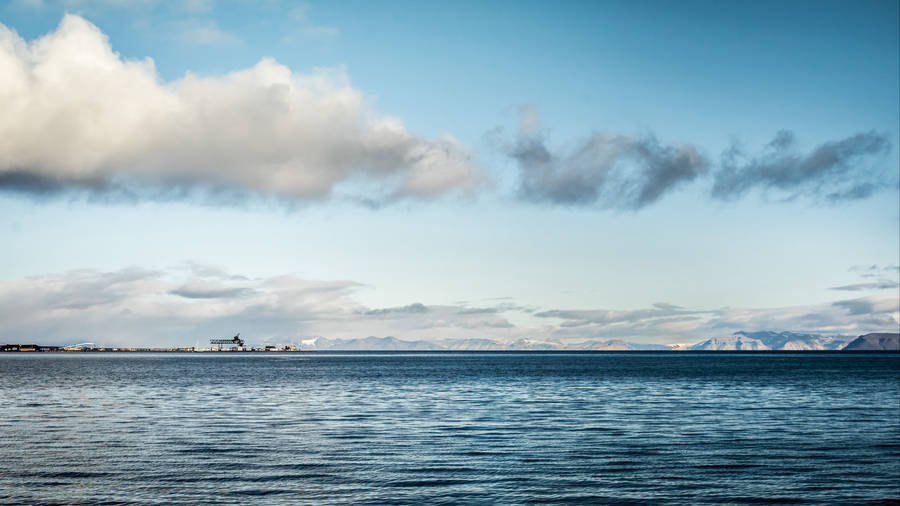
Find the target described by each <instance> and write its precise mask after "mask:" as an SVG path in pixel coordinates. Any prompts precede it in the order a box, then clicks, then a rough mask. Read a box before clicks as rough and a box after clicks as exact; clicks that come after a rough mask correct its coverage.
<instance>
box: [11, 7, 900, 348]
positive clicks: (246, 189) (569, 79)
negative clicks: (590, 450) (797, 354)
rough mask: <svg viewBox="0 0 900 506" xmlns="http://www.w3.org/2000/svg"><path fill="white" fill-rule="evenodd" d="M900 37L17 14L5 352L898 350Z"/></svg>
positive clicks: (519, 16)
mask: <svg viewBox="0 0 900 506" xmlns="http://www.w3.org/2000/svg"><path fill="white" fill-rule="evenodd" d="M898 18H900V13H898V4H897V3H896V2H856V3H852V4H851V3H847V2H753V3H722V2H563V3H548V2H460V3H438V2H384V3H373V2H340V3H336V2H332V3H317V2H310V3H297V2H279V1H274V0H273V1H269V2H242V1H237V0H235V1H227V0H222V1H213V0H208V1H190V2H162V1H154V0H136V1H134V2H122V1H115V0H105V1H100V0H97V1H90V0H81V1H78V0H59V1H55V0H44V1H13V2H9V3H4V4H3V5H2V6H0V23H2V25H4V26H5V27H6V28H7V29H8V30H6V31H5V32H3V33H4V35H3V37H2V38H0V43H2V48H3V52H2V53H0V54H2V56H3V58H2V59H0V76H4V79H3V81H6V85H5V86H4V85H3V83H2V82H0V103H2V104H4V105H3V108H4V109H5V110H7V111H10V112H9V114H7V115H6V119H5V120H0V133H2V134H3V137H4V138H5V139H6V141H5V142H4V143H0V176H2V177H0V190H2V191H0V212H2V216H3V219H2V220H0V234H2V236H3V237H4V238H5V239H6V240H5V241H4V242H5V243H6V246H5V247H4V248H2V250H0V280H2V281H0V300H3V301H5V302H4V304H3V307H4V308H5V312H7V313H8V314H5V315H3V316H4V317H3V318H2V320H3V321H4V322H5V323H4V325H5V327H6V328H3V327H0V340H4V339H3V338H6V340H9V341H16V340H25V341H29V340H44V341H48V342H49V341H55V342H68V341H71V340H76V339H80V338H91V339H92V340H96V341H98V342H108V343H110V344H125V343H129V342H133V343H147V342H151V341H152V340H153V339H158V336H160V335H164V336H166V337H165V339H167V340H168V341H169V342H172V343H190V344H192V343H193V342H194V341H195V340H197V339H200V340H205V339H206V337H207V335H210V334H216V335H217V334H226V333H228V332H232V331H237V330H241V331H242V332H244V333H245V335H251V336H254V337H255V338H256V339H257V340H258V341H260V342H262V341H272V342H274V341H287V340H293V339H303V338H308V337H309V336H314V335H326V336H329V337H364V336H366V335H394V336H397V337H402V338H410V339H412V338H415V339H457V338H473V337H488V338H492V339H498V340H514V339H520V338H525V337H527V338H531V339H537V340H549V341H559V342H576V341H585V340H592V339H597V340H605V339H618V338H621V339H625V340H628V341H634V342H657V343H659V342H665V343H671V342H695V341H698V340H700V339H703V338H707V337H711V336H712V335H719V334H727V333H730V332H734V331H737V330H740V329H744V330H766V329H774V330H797V331H810V332H823V333H831V334H851V335H852V334H857V333H862V332H866V331H875V330H880V331H897V329H898V325H900V323H898V321H900V307H898V306H900V302H898V299H900V297H898V291H900V289H898V286H897V281H898V270H897V264H898V263H900V261H898V258H900V191H898V179H900V174H898V172H900V170H898V166H900V161H898V145H900V130H898V122H900V121H898V119H900V96H898V93H900V92H898V90H900V70H898V61H900V54H898V47H900V35H898V34H900V26H898ZM148 59H150V60H148ZM151 60H152V62H151ZM729 154H730V155H729ZM185 294H187V295H185ZM414 304H421V306H418V305H414ZM422 307H424V311H421V310H419V308H422ZM410 308H411V309H410ZM32 337H33V339H31V338H32Z"/></svg>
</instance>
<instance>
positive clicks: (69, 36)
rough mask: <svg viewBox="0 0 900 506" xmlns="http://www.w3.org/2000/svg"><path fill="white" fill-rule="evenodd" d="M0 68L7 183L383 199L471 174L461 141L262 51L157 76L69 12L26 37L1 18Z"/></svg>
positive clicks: (439, 187) (449, 187) (466, 181)
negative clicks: (217, 67)
mask: <svg viewBox="0 0 900 506" xmlns="http://www.w3.org/2000/svg"><path fill="white" fill-rule="evenodd" d="M0 76H2V79H0V110H2V111H3V114H2V115H0V188H5V189H7V190H10V189H11V190H18V191H26V192H28V191H30V192H51V191H59V190H67V189H72V188H76V189H78V188H80V189H82V190H85V191H90V192H97V193H104V192H107V193H110V192H130V193H131V194H133V195H134V194H136V195H138V196H140V195H148V194H155V195H160V194H163V195H173V194H175V195H182V194H191V193H192V192H194V191H195V190H202V191H207V190H215V191H221V190H228V191H237V192H242V193H254V194H261V195H267V196H275V197H279V198H286V199H297V200H316V199H325V198H329V197H331V196H334V195H336V194H345V195H346V196H349V197H352V198H357V199H362V200H366V201H369V202H383V201H386V200H391V199H397V198H405V197H412V198H424V197H432V196H436V195H441V194H445V193H447V192H450V191H453V190H463V191H466V190H469V189H471V188H472V187H473V186H474V185H475V184H476V183H477V179H478V176H477V171H476V169H475V167H474V165H473V163H472V161H471V158H470V155H469V153H468V152H467V150H466V148H465V146H463V145H462V143H461V142H460V141H458V140H457V139H455V138H454V137H453V136H451V135H449V134H445V135H444V136H443V137H441V138H435V139H426V138H421V137H417V136H416V135H414V134H412V133H410V132H409V131H408V130H407V129H406V128H405V126H404V125H403V123H402V122H401V121H400V120H398V119H396V118H392V117H388V116H384V115H379V114H377V113H376V112H374V111H373V110H372V107H371V104H370V100H368V99H367V98H366V97H365V96H364V94H363V93H361V92H360V91H359V90H357V89H355V88H354V87H353V86H351V84H350V83H349V80H348V77H347V74H346V72H345V71H344V69H341V68H337V69H318V70H315V71H313V72H311V73H307V74H302V73H297V72H293V71H292V70H291V69H289V68H288V67H286V66H284V65H280V64H278V63H277V62H275V61H274V60H272V59H263V60H262V61H260V62H259V63H258V64H256V65H255V66H253V67H251V68H248V69H244V70H240V71H237V72H233V73H230V74H227V75H224V76H219V77H201V76H196V75H192V74H190V73H189V74H187V75H186V76H185V77H183V78H182V79H179V80H176V81H172V82H163V81H162V80H161V79H160V77H159V75H158V73H157V72H156V69H155V67H154V63H153V61H152V60H151V59H149V58H148V59H144V60H126V59H123V58H122V57H121V56H120V55H119V54H118V53H116V52H114V51H113V49H112V47H111V46H110V43H109V41H108V39H107V37H106V36H105V35H104V34H103V33H102V32H101V31H100V29H98V28H97V27H96V26H94V25H93V24H91V23H90V22H88V21H86V20H85V19H83V18H81V17H79V16H76V15H71V14H70V15H66V16H65V18H64V19H63V20H62V22H61V23H60V25H59V27H58V28H57V30H56V31H55V32H52V33H50V34H47V35H45V36H44V37H41V38H39V39H37V40H34V41H32V42H26V41H25V40H23V39H22V38H21V37H19V36H18V35H17V34H16V33H15V32H14V31H12V30H10V29H8V28H7V27H5V26H3V25H0ZM363 188H365V190H362V189H363Z"/></svg>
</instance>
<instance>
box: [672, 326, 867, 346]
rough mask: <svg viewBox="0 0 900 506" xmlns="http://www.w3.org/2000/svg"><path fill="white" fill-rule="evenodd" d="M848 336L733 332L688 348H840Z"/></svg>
mask: <svg viewBox="0 0 900 506" xmlns="http://www.w3.org/2000/svg"><path fill="white" fill-rule="evenodd" d="M849 340H850V339H849V338H845V337H832V336H823V335H820V334H800V333H797V332H772V331H762V332H744V331H740V332H735V333H734V334H731V335H728V336H722V337H713V338H712V339H707V340H706V341H702V342H699V343H697V344H695V345H693V346H691V347H690V348H689V349H691V350H699V351H757V350H790V351H794V350H840V349H842V348H843V347H844V346H845V345H846V344H847V342H848V341H849Z"/></svg>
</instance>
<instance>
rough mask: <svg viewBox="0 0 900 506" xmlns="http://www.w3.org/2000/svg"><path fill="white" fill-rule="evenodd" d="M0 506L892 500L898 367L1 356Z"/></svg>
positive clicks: (783, 358)
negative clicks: (20, 505)
mask: <svg viewBox="0 0 900 506" xmlns="http://www.w3.org/2000/svg"><path fill="white" fill-rule="evenodd" d="M0 435H2V439H0V501H2V502H40V501H56V502H66V503H72V502H80V501H84V502H92V503H93V502H97V501H112V502H116V501H140V502H172V501H184V502H241V501H244V500H246V498H248V497H252V498H255V499H257V500H260V499H261V500H263V501H264V502H298V501H299V502H315V503H326V502H336V503H348V502H353V503H359V502H384V501H391V500H393V501H399V502H415V503H422V502H428V503H438V502H470V503H471V502H489V503H498V502H500V503H510V502H523V501H528V500H539V501H560V502H582V501H601V502H602V501H607V500H625V501H628V500H630V501H636V502H648V501H651V502H652V501H661V502H666V503H673V502H682V503H696V502H745V501H759V500H765V501H774V500H790V501H810V502H821V501H828V502H849V503H858V502H861V501H869V500H877V499H889V498H893V499H898V498H900V477H898V473H897V469H900V355H897V354H874V355H840V354H795V355H787V354H775V355H773V354H752V355H749V354H725V353H722V354H690V353H659V354H648V353H640V354H630V353H607V354H562V353H550V354H532V353H520V354H515V353H484V354H479V353H443V354H441V353H438V354H401V353H394V354H390V353H385V354H360V353H356V354H321V353H319V354H313V353H310V354H272V355H270V354H266V355H263V354H256V355H238V354H235V355H231V354H227V355H189V354H185V355H181V354H77V355H70V354H65V355H64V354H41V355H31V354H5V355H0Z"/></svg>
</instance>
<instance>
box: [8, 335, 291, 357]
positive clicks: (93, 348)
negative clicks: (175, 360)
mask: <svg viewBox="0 0 900 506" xmlns="http://www.w3.org/2000/svg"><path fill="white" fill-rule="evenodd" d="M240 336H241V334H240V333H238V334H237V335H236V336H234V337H232V338H231V339H210V340H209V344H210V347H209V348H201V347H199V346H191V347H183V348H136V347H135V348H123V347H105V346H99V345H97V344H96V343H78V344H70V345H66V346H44V345H40V344H3V345H0V353H4V352H6V353H9V352H13V353H16V352H31V353H41V352H44V353H46V352H154V353H160V352H163V353H201V352H202V353H210V352H238V351H242V352H297V351H306V350H301V349H300V347H299V346H296V345H294V344H287V345H280V346H275V345H265V346H246V345H245V343H244V340H243V339H241V337H240ZM225 345H232V346H230V347H225Z"/></svg>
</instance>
